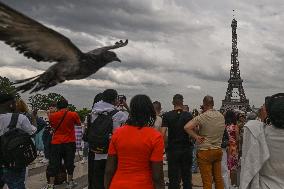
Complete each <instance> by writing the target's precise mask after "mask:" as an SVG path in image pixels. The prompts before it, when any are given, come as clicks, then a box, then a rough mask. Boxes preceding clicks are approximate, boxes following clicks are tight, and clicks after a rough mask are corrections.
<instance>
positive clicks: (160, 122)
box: [154, 116, 162, 131]
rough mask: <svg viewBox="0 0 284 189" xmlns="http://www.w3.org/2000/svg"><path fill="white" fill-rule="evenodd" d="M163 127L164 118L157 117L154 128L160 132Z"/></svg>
mask: <svg viewBox="0 0 284 189" xmlns="http://www.w3.org/2000/svg"><path fill="white" fill-rule="evenodd" d="M161 127H162V118H161V117H160V116H156V121H155V123H154V128H155V129H156V130H157V131H160V129H161Z"/></svg>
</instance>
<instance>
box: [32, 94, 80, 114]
mask: <svg viewBox="0 0 284 189" xmlns="http://www.w3.org/2000/svg"><path fill="white" fill-rule="evenodd" d="M62 98H64V97H63V96H62V95H60V94H57V93H49V94H47V95H45V94H36V95H33V96H30V97H29V99H28V100H29V103H28V104H29V105H30V106H31V108H32V109H33V110H48V107H49V106H50V104H51V103H54V102H55V103H56V102H58V101H59V100H60V99H62ZM68 108H69V110H71V111H76V107H75V106H74V105H73V104H69V105H68Z"/></svg>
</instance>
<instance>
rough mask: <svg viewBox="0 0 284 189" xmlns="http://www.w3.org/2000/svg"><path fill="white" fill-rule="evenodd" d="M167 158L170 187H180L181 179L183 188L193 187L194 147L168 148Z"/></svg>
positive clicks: (171, 188) (189, 188) (172, 188)
mask: <svg viewBox="0 0 284 189" xmlns="http://www.w3.org/2000/svg"><path fill="white" fill-rule="evenodd" d="M167 159H168V176H169V189H179V188H180V181H181V180H182V182H183V189H192V183H191V180H192V172H191V166H192V147H188V148H186V149H171V150H168V151H167Z"/></svg>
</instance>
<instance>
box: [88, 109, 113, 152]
mask: <svg viewBox="0 0 284 189" xmlns="http://www.w3.org/2000/svg"><path fill="white" fill-rule="evenodd" d="M117 112H118V110H113V111H111V112H102V113H100V114H98V117H97V118H96V119H95V120H94V121H93V122H92V123H90V124H89V125H88V128H87V131H86V133H85V136H86V137H85V138H86V139H87V141H88V142H89V146H90V149H91V151H93V152H95V153H97V154H107V152H108V146H109V142H110V138H111V135H112V130H113V119H112V117H113V115H115V114H116V113H117Z"/></svg>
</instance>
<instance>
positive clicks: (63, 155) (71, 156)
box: [49, 142, 76, 177]
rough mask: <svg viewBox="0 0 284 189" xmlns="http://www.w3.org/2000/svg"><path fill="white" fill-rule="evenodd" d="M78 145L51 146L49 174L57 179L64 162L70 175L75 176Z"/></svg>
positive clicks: (73, 143)
mask: <svg viewBox="0 0 284 189" xmlns="http://www.w3.org/2000/svg"><path fill="white" fill-rule="evenodd" d="M75 152H76V143H75V142H71V143H64V144H51V146H50V159H49V174H50V176H51V177H55V176H56V175H57V174H58V173H59V170H60V166H61V161H62V159H63V160H64V165H65V167H66V170H67V173H68V175H73V172H74V168H75V166H74V160H75Z"/></svg>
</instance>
